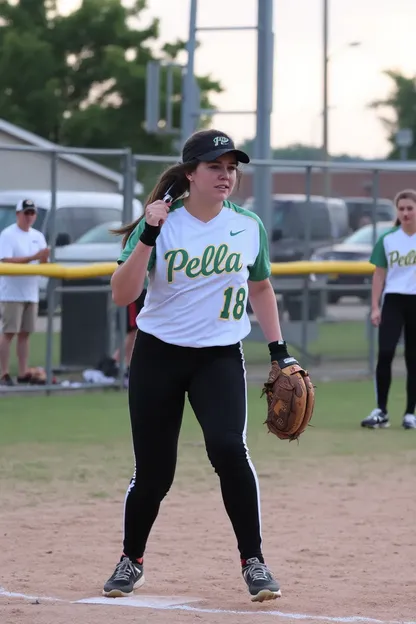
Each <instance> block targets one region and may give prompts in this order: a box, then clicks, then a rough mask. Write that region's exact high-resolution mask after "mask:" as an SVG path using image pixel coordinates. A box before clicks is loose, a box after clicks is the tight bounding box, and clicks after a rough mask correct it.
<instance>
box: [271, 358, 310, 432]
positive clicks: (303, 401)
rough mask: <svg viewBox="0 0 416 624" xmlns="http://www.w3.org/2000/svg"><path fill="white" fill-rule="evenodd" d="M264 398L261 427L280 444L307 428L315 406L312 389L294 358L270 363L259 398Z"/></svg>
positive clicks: (308, 378)
mask: <svg viewBox="0 0 416 624" xmlns="http://www.w3.org/2000/svg"><path fill="white" fill-rule="evenodd" d="M281 366H282V367H281ZM264 394H266V397H267V419H266V420H265V422H264V424H265V425H267V428H268V430H269V432H270V433H273V434H274V435H275V436H277V437H278V438H280V439H281V440H296V439H298V438H299V436H300V435H301V434H302V433H303V432H304V431H305V429H306V427H307V426H308V425H309V422H310V420H311V418H312V415H313V409H314V406H315V388H314V386H313V385H312V382H311V380H310V377H309V373H308V372H307V371H305V370H304V369H303V368H302V367H301V366H300V365H299V363H298V362H297V361H296V360H295V359H294V358H288V359H287V360H283V361H282V360H280V362H277V361H273V362H272V368H271V370H270V373H269V378H268V380H267V381H266V383H265V384H264V387H263V392H262V395H261V396H263V395H264Z"/></svg>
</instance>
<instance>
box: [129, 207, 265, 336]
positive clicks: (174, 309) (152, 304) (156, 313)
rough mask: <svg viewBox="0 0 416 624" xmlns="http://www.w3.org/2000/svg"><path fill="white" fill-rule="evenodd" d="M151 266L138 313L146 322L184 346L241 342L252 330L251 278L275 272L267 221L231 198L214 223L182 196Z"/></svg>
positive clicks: (142, 324)
mask: <svg viewBox="0 0 416 624" xmlns="http://www.w3.org/2000/svg"><path fill="white" fill-rule="evenodd" d="M144 225H145V221H144V219H142V220H141V221H140V223H139V224H138V226H137V227H136V229H135V230H134V231H133V232H132V234H131V236H130V238H129V240H128V242H127V244H126V247H125V248H124V250H123V252H122V254H121V256H120V258H119V261H120V262H124V261H126V260H127V258H128V257H129V256H130V254H131V252H132V251H133V249H134V248H135V246H136V245H137V243H138V240H139V237H140V235H141V233H142V231H143V228H144ZM148 270H149V283H148V287H147V295H146V299H145V303H144V307H143V308H142V310H141V311H140V313H139V314H138V316H137V320H136V322H137V326H138V328H139V329H140V330H142V331H144V332H146V333H149V334H153V335H154V336H156V337H157V338H159V339H160V340H163V341H164V342H167V343H169V344H174V345H179V346H184V347H210V346H223V345H229V344H235V343H237V342H239V341H240V340H242V339H243V338H245V337H246V336H247V335H248V334H249V333H250V330H251V325H250V320H249V318H248V315H247V312H246V306H247V294H248V284H247V281H248V280H252V281H261V280H265V279H267V278H268V277H269V276H270V259H269V250H268V241H267V236H266V232H265V229H264V226H263V224H262V222H261V220H260V219H259V217H258V216H257V215H255V214H254V213H252V212H250V211H248V210H244V209H242V208H240V207H239V206H236V205H235V204H233V203H231V202H229V201H225V202H224V205H223V208H222V210H221V212H220V213H219V214H218V215H217V216H216V217H214V218H213V219H212V220H211V221H209V222H208V223H204V222H202V221H200V220H199V219H196V218H195V217H194V216H192V215H191V214H190V213H189V212H188V211H187V210H186V208H185V207H184V206H183V204H182V202H181V201H179V202H175V204H173V205H172V206H171V209H170V212H169V214H168V217H167V220H166V221H165V223H164V225H163V226H162V228H161V231H160V234H159V236H158V238H157V241H156V245H155V247H154V248H153V251H152V255H151V258H150V262H149V266H148Z"/></svg>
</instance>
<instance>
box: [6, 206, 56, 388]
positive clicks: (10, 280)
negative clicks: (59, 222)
mask: <svg viewBox="0 0 416 624" xmlns="http://www.w3.org/2000/svg"><path fill="white" fill-rule="evenodd" d="M36 216H37V209H36V206H35V204H34V202H33V201H32V200H31V199H24V200H22V201H20V202H19V203H18V204H17V206H16V223H13V224H12V225H9V227H6V228H5V229H4V230H3V231H2V232H1V233H0V262H10V263H13V264H28V263H32V262H47V261H48V258H49V249H48V247H47V244H46V240H45V237H44V235H43V234H42V233H41V232H39V231H38V230H36V229H35V228H33V227H32V226H33V224H34V222H35V221H36ZM38 304H39V277H38V276H37V275H2V276H0V305H1V320H2V332H3V333H2V335H1V336H0V383H1V384H2V385H7V386H12V385H14V382H13V380H12V378H11V376H10V370H9V364H10V347H11V343H12V340H13V338H14V336H15V335H17V344H16V353H17V361H18V366H19V370H18V376H17V381H18V383H29V382H30V373H28V362H29V336H30V334H31V333H33V332H34V331H35V324H36V319H37V315H38Z"/></svg>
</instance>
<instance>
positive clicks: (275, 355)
mask: <svg viewBox="0 0 416 624" xmlns="http://www.w3.org/2000/svg"><path fill="white" fill-rule="evenodd" d="M268 346H269V353H270V358H271V361H272V362H273V360H276V361H279V360H284V359H285V358H288V357H290V355H289V353H288V351H287V345H286V341H285V340H276V341H275V342H269V345H268Z"/></svg>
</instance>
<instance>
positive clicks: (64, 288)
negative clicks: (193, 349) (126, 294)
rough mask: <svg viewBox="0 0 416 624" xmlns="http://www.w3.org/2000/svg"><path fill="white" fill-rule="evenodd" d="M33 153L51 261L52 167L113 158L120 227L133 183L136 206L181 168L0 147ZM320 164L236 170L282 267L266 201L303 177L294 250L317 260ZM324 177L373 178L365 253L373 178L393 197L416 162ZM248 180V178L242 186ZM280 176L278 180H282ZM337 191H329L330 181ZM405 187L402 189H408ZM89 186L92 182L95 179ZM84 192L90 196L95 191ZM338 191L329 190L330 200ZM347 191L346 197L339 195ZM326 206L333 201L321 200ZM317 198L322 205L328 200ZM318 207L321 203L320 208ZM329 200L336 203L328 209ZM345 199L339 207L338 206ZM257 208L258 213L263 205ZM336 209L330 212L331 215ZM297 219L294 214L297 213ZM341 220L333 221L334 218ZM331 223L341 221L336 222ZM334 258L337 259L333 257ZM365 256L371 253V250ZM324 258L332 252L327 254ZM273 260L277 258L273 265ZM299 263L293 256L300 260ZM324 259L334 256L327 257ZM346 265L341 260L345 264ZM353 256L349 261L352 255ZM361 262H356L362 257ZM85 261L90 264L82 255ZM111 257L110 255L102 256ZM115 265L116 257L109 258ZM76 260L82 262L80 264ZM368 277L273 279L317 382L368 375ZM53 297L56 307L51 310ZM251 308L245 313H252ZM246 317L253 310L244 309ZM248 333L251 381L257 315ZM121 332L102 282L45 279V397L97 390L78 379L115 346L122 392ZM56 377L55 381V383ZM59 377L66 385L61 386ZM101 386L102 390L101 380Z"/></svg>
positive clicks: (37, 343) (373, 205)
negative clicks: (262, 192) (263, 176)
mask: <svg viewBox="0 0 416 624" xmlns="http://www.w3.org/2000/svg"><path fill="white" fill-rule="evenodd" d="M13 150H15V151H18V152H33V153H43V154H47V155H48V157H49V158H50V164H49V166H50V176H49V184H48V188H47V189H45V190H48V191H49V192H50V207H49V214H48V221H47V222H48V241H49V244H50V247H51V260H52V262H53V261H54V260H55V251H56V237H57V235H58V234H59V232H58V231H57V229H56V215H57V213H58V212H59V210H58V207H59V201H58V198H59V193H60V191H61V189H62V186H61V187H60V185H59V176H58V169H59V166H60V161H59V159H60V157H61V155H62V154H66V155H68V154H69V155H83V156H92V157H100V158H101V159H104V158H109V159H111V161H112V162H113V163H114V161H115V159H118V160H119V162H120V171H119V176H120V177H119V182H118V184H119V186H118V189H117V190H118V193H119V194H122V197H123V209H122V213H121V220H122V221H123V222H124V223H126V222H129V221H131V220H132V218H133V209H132V205H133V199H134V196H135V195H136V196H137V180H140V184H141V185H142V186H143V188H142V191H141V192H142V194H141V200H142V202H144V197H145V196H146V194H147V193H148V192H149V191H150V189H151V187H152V185H153V184H154V182H155V181H156V179H157V177H158V176H159V175H160V173H161V172H162V171H163V170H164V169H165V168H166V167H167V166H169V165H170V164H172V163H176V162H178V160H179V158H178V157H171V156H151V155H132V154H131V152H130V150H84V149H78V148H71V149H69V148H59V149H44V150H42V149H39V148H29V147H27V148H26V147H25V148H23V147H19V146H0V154H1V153H2V152H4V151H13ZM256 168H266V170H267V171H268V174H269V175H270V176H275V175H276V176H277V182H276V181H275V179H274V178H273V182H272V188H273V195H272V196H271V197H270V198H269V201H268V202H267V203H266V205H264V204H262V205H261V207H260V206H258V205H257V206H256V197H252V196H251V194H250V193H251V188H253V186H252V183H251V182H250V181H249V182H248V183H247V178H248V179H249V180H250V176H252V177H253V176H254V175H255V171H256ZM324 168H325V165H324V164H323V163H315V162H296V161H286V162H283V161H274V160H271V161H256V160H253V161H252V162H251V164H250V167H248V168H246V170H245V171H243V184H246V186H245V187H244V188H245V192H244V193H243V192H242V187H241V186H240V188H239V189H237V191H236V192H235V193H234V196H233V197H232V198H231V199H233V198H234V199H235V200H236V201H238V203H240V204H243V206H244V205H246V206H247V207H248V208H250V209H254V210H255V211H256V212H258V213H259V214H260V215H261V216H262V218H263V220H264V222H265V223H267V224H268V227H267V229H268V234H269V244H270V250H271V260H272V261H273V262H277V263H279V264H280V263H284V262H285V259H284V258H282V257H281V256H279V255H278V253H279V249H280V250H281V249H282V248H283V247H285V249H286V250H287V258H286V261H287V260H290V259H293V255H292V256H291V255H290V253H289V251H290V248H289V247H288V246H287V241H286V239H285V232H284V231H283V232H280V237H279V236H277V237H276V236H275V225H276V224H275V221H274V218H275V217H274V212H275V205H274V204H273V201H274V200H273V198H274V195H275V194H279V193H280V191H281V190H282V189H284V188H285V187H284V183H283V181H282V180H283V178H279V175H282V174H283V173H284V172H285V171H289V172H293V171H296V172H303V189H302V188H298V187H297V188H296V192H297V193H298V194H299V193H300V194H303V196H304V202H305V206H306V208H308V207H309V209H305V210H304V212H303V213H302V214H303V215H304V216H303V217H302V218H303V219H304V223H303V227H302V228H301V229H300V230H299V228H298V230H297V239H296V240H295V239H294V240H293V244H294V245H296V246H297V248H301V250H302V256H301V257H302V258H304V259H309V258H311V257H313V256H314V254H315V255H316V253H317V249H316V246H315V247H314V232H316V231H317V230H319V221H315V217H314V214H315V213H314V211H313V210H311V209H310V208H311V206H312V204H313V202H314V201H315V195H313V193H312V190H313V189H314V188H315V187H316V185H317V181H316V180H317V178H316V175H318V174H319V175H321V173H322V170H323V169H324ZM329 169H330V171H331V175H333V176H334V177H335V176H336V175H339V174H340V173H341V172H347V174H348V175H349V176H351V175H352V173H354V172H355V173H358V172H362V171H365V172H366V175H367V176H369V177H370V178H371V196H370V197H369V207H370V208H369V222H370V225H371V240H370V241H369V245H368V246H367V247H368V248H369V249H371V248H372V245H373V244H374V242H375V240H376V238H377V236H378V234H377V225H376V224H377V221H378V216H377V209H378V202H379V199H380V197H381V195H380V181H381V180H383V185H384V186H383V189H385V188H386V187H385V184H386V180H390V187H389V188H390V190H389V191H385V190H384V192H383V193H382V195H383V196H388V197H390V199H391V197H392V196H393V195H394V194H395V193H396V192H398V191H399V190H401V188H403V186H404V185H405V183H404V178H400V177H399V178H396V179H395V180H394V181H393V180H392V175H393V174H395V173H400V174H403V175H409V174H412V175H414V172H415V171H416V166H415V164H413V163H407V164H406V163H365V162H364V163H361V162H359V163H331V164H330V165H329ZM244 180H245V181H244ZM279 180H280V182H279ZM280 183H281V187H282V189H281V188H280V186H279V184H280ZM334 186H335V185H334ZM407 186H409V184H407ZM92 187H94V182H92ZM91 190H94V188H92V189H91ZM336 194H337V191H336V189H335V188H334V190H333V195H336ZM344 195H345V194H344ZM324 199H325V202H326V203H327V202H328V201H333V200H332V199H331V198H324ZM325 202H324V203H325ZM326 203H325V205H326ZM335 205H336V202H335V203H334V206H335ZM341 205H342V202H339V206H341ZM260 208H261V209H260ZM336 212H337V211H336V210H334V214H335V213H336ZM297 214H299V213H297ZM337 219H338V220H337ZM340 220H341V217H340V216H338V218H337V217H335V218H334V221H333V223H332V225H331V232H330V236H329V237H327V238H326V239H325V246H326V247H327V248H328V247H329V248H330V249H333V248H334V247H335V246H336V245H340V246H341V247H342V243H343V241H344V240H345V239H344V237H343V236H340V233H342V232H341V229H340V228H339V223H340V222H341V221H340ZM337 224H338V225H337ZM335 255H336V254H335ZM368 256H369V254H368ZM329 257H330V256H329ZM277 258H278V259H277ZM297 259H298V258H297ZM330 259H332V260H333V259H334V258H333V257H330ZM342 259H344V260H345V259H346V258H342ZM351 259H353V258H352V257H351ZM359 259H360V260H362V259H363V257H360V258H359ZM82 260H85V263H87V261H88V258H85V259H82ZM101 260H102V261H106V260H107V261H108V260H109V259H108V258H104V257H103V258H102V259H101ZM114 260H115V259H114ZM79 263H82V262H79ZM370 282H371V276H370V275H365V276H361V275H359V276H358V275H354V274H353V272H352V273H351V274H350V275H344V276H342V275H339V274H338V275H333V274H332V275H331V274H329V275H307V276H304V275H302V276H293V275H290V276H289V275H283V274H279V275H274V276H273V277H272V283H273V286H274V289H275V292H276V296H277V299H278V302H279V309H280V314H281V319H282V325H283V333H284V335H285V337H286V339H287V340H288V342H289V343H290V344H291V345H292V347H293V350H294V352H295V353H298V354H299V356H300V357H301V358H302V361H304V362H305V365H306V364H307V365H308V366H309V367H310V368H311V369H314V371H321V374H322V376H326V375H327V376H328V377H339V378H342V377H346V376H349V375H353V374H357V375H359V374H362V373H368V374H370V375H372V374H373V372H374V367H375V359H376V348H377V345H376V331H375V330H374V328H373V327H372V326H371V323H370V322H369V317H370V291H371V285H370ZM57 301H58V302H59V305H57ZM249 311H250V310H249ZM250 312H251V311H250ZM252 319H253V328H252V332H251V334H250V336H249V337H248V338H247V339H246V340H245V354H246V360H247V370H248V375H249V378H250V376H251V377H252V378H257V377H258V378H261V377H262V375H264V370H265V367H267V352H266V350H265V342H264V338H263V336H262V334H261V331H260V328H259V327H258V325H257V323H256V321H255V319H254V317H252ZM125 333H126V314H125V311H124V310H120V309H117V308H116V307H115V306H114V304H113V302H112V300H111V293H110V286H109V276H107V277H104V278H97V279H94V280H91V279H88V280H81V279H80V280H77V282H74V281H69V280H64V281H62V280H55V279H51V280H49V282H48V288H47V298H46V317H45V316H44V317H40V318H39V321H38V331H37V332H36V334H35V335H34V336H33V337H32V343H31V344H32V356H31V363H32V364H33V365H40V366H45V369H46V372H47V383H46V386H45V389H46V390H48V391H50V390H52V389H57V388H60V387H74V388H75V387H100V384H99V383H97V384H91V383H88V382H85V380H84V378H83V376H82V371H85V369H91V368H94V367H95V366H96V365H97V359H98V358H99V356H100V354H101V356H103V357H105V356H110V355H111V353H112V352H113V350H115V349H116V348H117V347H118V348H119V349H120V367H119V372H118V376H117V379H116V380H115V381H114V384H113V385H115V386H116V387H123V385H124V376H125V364H124V336H125ZM398 355H399V357H398V359H397V362H396V366H397V367H398V370H401V367H403V360H402V354H401V352H399V354H398ZM54 378H56V379H57V381H58V382H59V383H54ZM62 380H64V381H66V382H67V383H66V384H65V385H64V386H62V385H61V383H60V382H62ZM104 385H107V383H105V384H104Z"/></svg>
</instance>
